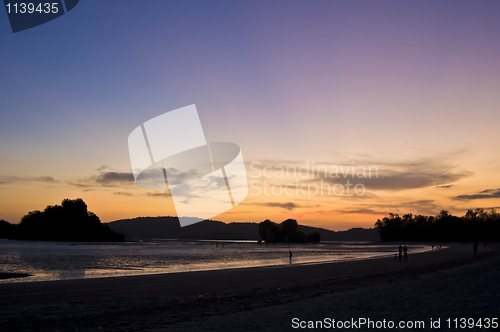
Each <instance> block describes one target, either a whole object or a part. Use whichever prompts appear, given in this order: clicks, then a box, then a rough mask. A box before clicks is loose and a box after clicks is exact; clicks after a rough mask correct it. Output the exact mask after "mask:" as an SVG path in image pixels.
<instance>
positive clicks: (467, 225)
mask: <svg viewBox="0 0 500 332" xmlns="http://www.w3.org/2000/svg"><path fill="white" fill-rule="evenodd" d="M375 228H377V230H378V232H379V234H380V238H381V240H382V241H443V242H444V241H458V242H473V241H487V242H492V241H500V214H498V213H497V212H496V211H495V210H494V209H492V210H491V211H489V212H488V211H484V210H483V209H476V210H468V211H467V213H466V214H465V215H464V216H462V217H457V216H453V215H451V214H449V213H448V211H445V210H442V211H441V212H440V213H439V215H437V216H424V215H416V216H414V215H412V214H411V213H409V214H405V215H403V216H400V215H398V214H393V213H390V214H389V216H387V217H384V218H383V219H382V220H380V219H378V220H377V222H376V223H375Z"/></svg>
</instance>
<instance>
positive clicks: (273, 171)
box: [249, 154, 474, 191]
mask: <svg viewBox="0 0 500 332" xmlns="http://www.w3.org/2000/svg"><path fill="white" fill-rule="evenodd" d="M454 155H455V154H449V155H440V156H438V157H427V158H420V159H414V160H402V161H401V160H399V161H398V160H396V161H390V160H380V159H378V158H375V157H374V158H373V159H372V160H371V161H370V160H368V159H364V160H361V161H359V160H358V161H356V162H354V163H353V162H352V161H351V162H349V163H345V162H341V163H338V164H334V163H331V162H313V161H306V160H304V161H281V162H280V161H278V160H274V161H273V160H267V161H266V162H265V163H260V162H253V163H250V171H249V179H250V180H251V179H262V180H264V179H267V180H270V179H273V180H275V181H282V182H287V181H288V182H295V181H296V180H297V179H298V180H299V182H306V183H315V184H316V185H318V186H319V185H321V180H323V183H328V184H329V185H330V186H334V185H335V184H340V185H344V186H345V185H346V184H347V181H349V183H350V184H352V185H353V186H355V185H356V184H362V185H363V186H364V187H365V188H366V189H367V190H388V191H398V190H407V189H418V188H425V187H431V186H444V185H447V186H450V187H451V186H452V184H451V183H453V182H456V181H459V180H461V179H464V178H467V177H470V176H472V175H473V174H474V173H472V172H470V171H467V170H464V169H461V168H460V165H456V164H453V163H452V162H451V159H452V158H451V157H452V156H454Z"/></svg>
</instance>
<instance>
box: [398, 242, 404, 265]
mask: <svg viewBox="0 0 500 332" xmlns="http://www.w3.org/2000/svg"><path fill="white" fill-rule="evenodd" d="M398 251H399V261H400V262H401V257H403V247H402V246H401V245H399V249H398Z"/></svg>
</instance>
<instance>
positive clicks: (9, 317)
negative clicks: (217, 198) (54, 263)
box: [0, 243, 500, 331]
mask: <svg viewBox="0 0 500 332" xmlns="http://www.w3.org/2000/svg"><path fill="white" fill-rule="evenodd" d="M444 247H446V248H444ZM499 249H500V247H499V246H498V245H497V244H488V246H487V247H486V248H485V247H484V246H483V244H482V243H481V246H480V249H479V254H478V256H477V257H474V255H473V250H472V244H468V245H462V244H443V248H442V249H436V250H433V251H432V252H427V253H420V254H414V255H412V254H411V253H410V256H409V261H408V262H399V261H395V260H394V257H385V258H378V259H368V260H359V261H348V262H338V263H328V264H311V265H293V264H292V265H289V266H279V267H263V268H245V269H232V270H217V271H198V272H187V273H171V274H157V275H145V276H131V277H117V278H95V279H77V280H60V281H46V282H31V283H9V284H0V330H1V331H99V330H101V331H287V330H297V329H294V328H293V325H292V322H295V323H296V325H297V324H299V325H300V322H309V321H313V322H316V321H323V320H324V319H325V318H330V319H335V320H337V321H338V320H340V321H348V320H349V321H352V320H353V319H359V318H363V317H364V318H367V319H368V318H370V319H372V320H374V321H382V320H386V321H394V322H396V323H397V322H399V321H404V320H413V321H417V320H418V321H424V322H425V323H426V326H425V327H424V328H423V329H422V328H420V329H419V330H427V329H430V325H429V324H430V321H431V319H432V320H433V321H434V323H436V320H437V319H440V324H441V328H444V327H446V326H445V323H446V319H451V320H453V319H455V318H458V319H460V318H474V319H476V320H477V319H479V318H483V319H484V318H495V317H499V316H500V309H498V308H500V283H499V282H498V277H499V276H500V257H499V255H498V252H499ZM294 319H295V320H294ZM453 327H454V326H453V324H452V326H451V327H450V328H446V330H458V329H454V328H453ZM299 330H300V329H299ZM337 330H345V329H343V328H340V329H338V328H337ZM357 330H373V329H371V328H368V327H366V326H364V327H359V328H358V329H357ZM407 330H412V329H407ZM472 330H479V329H478V328H474V329H472Z"/></svg>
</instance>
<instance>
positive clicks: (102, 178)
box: [91, 172, 134, 185]
mask: <svg viewBox="0 0 500 332" xmlns="http://www.w3.org/2000/svg"><path fill="white" fill-rule="evenodd" d="M91 178H92V179H93V180H94V181H95V182H96V183H99V184H102V185H113V184H120V183H125V184H131V183H134V175H133V174H132V173H131V172H122V173H120V172H103V173H101V174H99V175H95V176H93V177H91Z"/></svg>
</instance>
